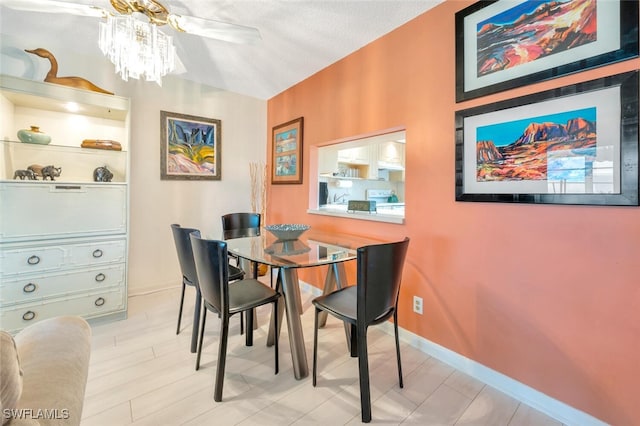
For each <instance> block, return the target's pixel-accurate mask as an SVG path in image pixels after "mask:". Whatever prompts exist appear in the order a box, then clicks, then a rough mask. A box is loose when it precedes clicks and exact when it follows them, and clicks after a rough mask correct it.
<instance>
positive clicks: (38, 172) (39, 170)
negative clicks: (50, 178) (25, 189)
mask: <svg viewBox="0 0 640 426" xmlns="http://www.w3.org/2000/svg"><path fill="white" fill-rule="evenodd" d="M27 170H30V171H32V172H33V174H34V176H35V177H36V179H38V176H40V177H42V166H41V165H40V164H32V165H30V166H29V167H27Z"/></svg>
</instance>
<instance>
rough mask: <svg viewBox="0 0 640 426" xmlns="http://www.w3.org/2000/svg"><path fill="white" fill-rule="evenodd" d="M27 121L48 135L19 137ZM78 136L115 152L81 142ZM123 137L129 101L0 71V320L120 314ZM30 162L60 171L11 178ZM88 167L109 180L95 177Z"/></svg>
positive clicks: (124, 237) (17, 324)
mask: <svg viewBox="0 0 640 426" xmlns="http://www.w3.org/2000/svg"><path fill="white" fill-rule="evenodd" d="M69 108H72V109H73V110H74V111H69ZM30 126H39V127H40V129H41V131H43V132H45V133H46V134H48V135H50V136H51V143H50V144H49V145H38V144H28V143H22V142H20V141H18V140H17V137H16V134H17V132H18V130H19V129H29V128H30ZM85 139H91V140H110V141H116V142H119V143H120V144H121V146H122V150H121V151H115V150H103V149H93V148H82V147H80V145H81V143H82V141H83V140H85ZM128 145H129V100H128V99H126V98H122V97H118V96H112V95H103V94H99V93H94V92H88V91H84V90H78V89H73V88H69V87H65V86H60V85H55V84H49V83H41V82H34V81H29V80H23V79H18V78H14V77H9V76H0V328H2V329H5V330H11V331H16V330H19V329H21V328H23V327H25V326H27V325H29V324H31V323H34V322H36V321H39V320H42V319H45V318H49V317H52V316H57V315H81V316H83V317H85V318H87V319H91V318H100V319H115V318H124V317H125V316H126V311H127V251H128V235H129V225H128V217H129V213H128V208H129V207H128V206H129V202H128V201H129V172H128V169H129V154H128V151H129V150H128ZM32 164H37V165H40V166H48V165H52V166H55V167H60V168H61V173H60V176H59V177H56V178H55V180H53V181H52V180H46V181H43V180H42V178H39V179H38V180H29V179H25V180H21V179H13V177H14V173H15V171H16V170H25V169H27V168H28V166H30V165H32ZM97 167H107V168H108V169H109V171H111V172H112V173H113V178H112V179H111V182H94V178H93V171H94V169H95V168H97Z"/></svg>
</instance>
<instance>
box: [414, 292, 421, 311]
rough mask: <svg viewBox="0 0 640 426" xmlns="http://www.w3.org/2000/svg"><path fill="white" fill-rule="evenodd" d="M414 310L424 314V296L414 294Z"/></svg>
mask: <svg viewBox="0 0 640 426" xmlns="http://www.w3.org/2000/svg"><path fill="white" fill-rule="evenodd" d="M413 312H415V313H416V314H420V315H422V297H418V296H413Z"/></svg>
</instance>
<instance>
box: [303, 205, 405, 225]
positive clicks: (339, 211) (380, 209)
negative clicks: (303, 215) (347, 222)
mask: <svg viewBox="0 0 640 426" xmlns="http://www.w3.org/2000/svg"><path fill="white" fill-rule="evenodd" d="M376 208H377V212H363V211H348V210H347V204H346V203H345V204H342V203H341V204H327V205H324V206H321V207H319V208H317V209H309V210H307V213H311V214H319V215H325V216H335V217H346V218H349V219H360V220H370V221H375V222H387V223H398V224H403V223H404V203H378V204H377V205H376Z"/></svg>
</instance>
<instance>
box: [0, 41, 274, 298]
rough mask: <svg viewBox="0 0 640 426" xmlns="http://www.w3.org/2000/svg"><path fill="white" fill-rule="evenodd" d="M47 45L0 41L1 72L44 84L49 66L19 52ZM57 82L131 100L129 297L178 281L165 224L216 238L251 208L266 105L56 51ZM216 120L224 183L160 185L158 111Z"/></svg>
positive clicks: (263, 146) (263, 154) (261, 154)
mask: <svg viewBox="0 0 640 426" xmlns="http://www.w3.org/2000/svg"><path fill="white" fill-rule="evenodd" d="M46 46H47V42H46V37H44V38H43V39H42V40H38V39H37V37H36V40H30V41H29V44H28V45H25V42H24V39H23V38H22V37H14V36H5V35H2V41H1V47H2V49H1V53H2V56H1V57H0V72H1V73H2V74H10V75H15V76H18V77H22V78H27V79H34V80H40V81H42V80H43V79H44V76H45V75H46V73H47V71H48V69H49V66H48V62H47V61H46V60H44V59H42V58H38V57H35V56H33V55H29V54H27V53H24V52H23V49H25V48H35V47H45V48H46ZM55 56H56V58H57V59H58V62H59V64H60V72H59V73H58V75H59V76H66V75H77V76H82V77H84V78H86V79H88V80H90V81H92V82H93V83H94V84H97V85H98V86H100V87H102V88H104V89H107V90H110V91H112V92H115V93H116V94H117V95H119V96H125V97H129V98H130V99H131V137H130V151H131V168H130V171H131V174H130V183H131V187H130V200H131V203H130V237H131V238H130V244H129V294H135V293H140V292H145V291H149V290H153V289H159V288H164V287H168V286H177V285H178V284H179V283H180V279H179V277H180V272H179V266H178V261H177V257H176V253H175V247H174V244H173V238H172V236H171V232H170V228H169V225H170V224H172V223H180V224H181V225H183V226H189V227H195V228H200V229H201V230H202V232H203V233H204V234H205V235H207V236H211V237H214V238H218V237H219V236H220V234H221V226H220V216H221V215H222V214H225V213H229V212H233V211H249V210H250V206H251V204H250V178H249V162H252V161H264V160H265V158H266V143H267V142H266V135H267V131H266V116H267V114H266V111H267V106H266V101H264V100H260V99H256V98H251V97H248V96H243V95H238V94H234V93H230V92H225V91H222V90H219V89H216V88H213V87H209V86H203V85H201V84H197V83H193V82H190V81H187V80H184V79H180V78H178V77H173V76H172V77H166V78H165V79H163V86H162V87H159V86H158V85H157V84H155V83H148V82H146V81H138V80H130V81H129V82H124V81H121V80H120V79H119V77H117V76H116V75H115V74H113V66H112V65H111V64H110V62H109V61H108V60H106V59H105V58H102V57H95V58H87V57H80V56H76V55H74V54H73V53H72V52H69V51H63V52H56V53H55ZM161 110H164V111H170V112H177V113H181V114H190V115H196V116H202V117H209V118H216V119H220V120H221V121H222V149H221V152H222V180H220V181H161V180H160V111H161Z"/></svg>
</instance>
